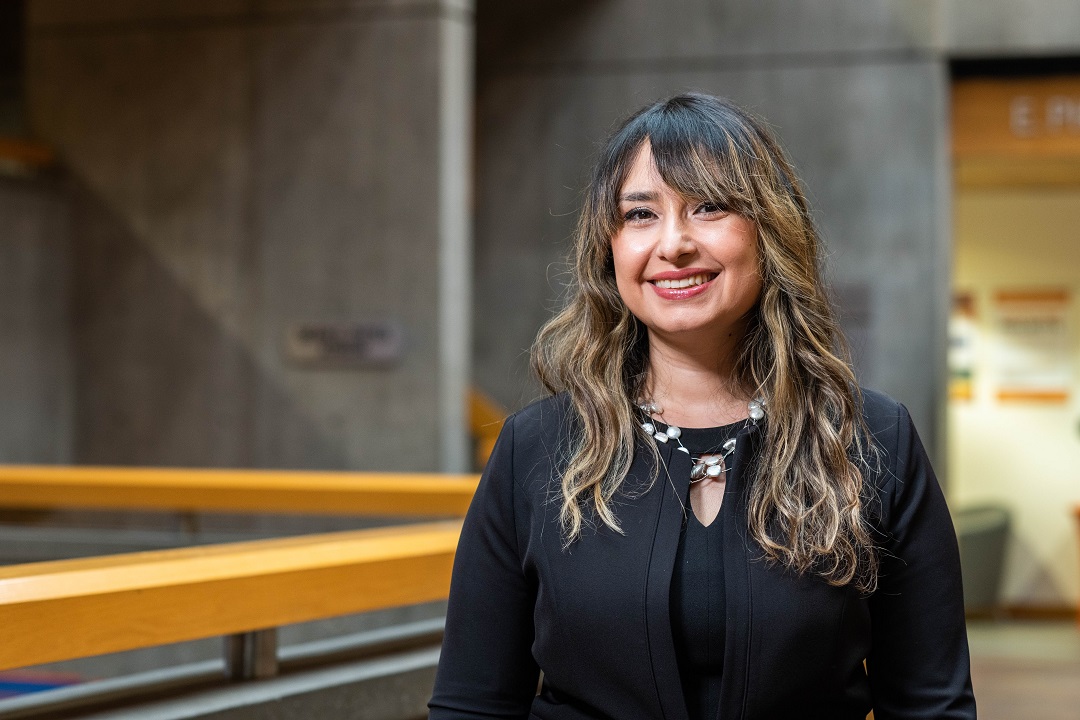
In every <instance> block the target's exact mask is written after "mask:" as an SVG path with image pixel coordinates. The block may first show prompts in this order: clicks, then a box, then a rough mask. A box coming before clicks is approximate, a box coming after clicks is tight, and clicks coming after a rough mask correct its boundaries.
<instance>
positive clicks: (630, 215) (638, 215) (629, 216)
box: [623, 208, 654, 222]
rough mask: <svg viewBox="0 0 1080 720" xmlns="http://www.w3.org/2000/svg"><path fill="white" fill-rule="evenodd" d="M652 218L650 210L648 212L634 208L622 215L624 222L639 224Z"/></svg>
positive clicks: (645, 209)
mask: <svg viewBox="0 0 1080 720" xmlns="http://www.w3.org/2000/svg"><path fill="white" fill-rule="evenodd" d="M653 217H654V216H653V212H652V210H649V209H648V208H634V209H633V210H631V211H629V212H627V213H626V214H625V215H623V220H625V221H626V222H640V221H642V220H650V219H652V218H653Z"/></svg>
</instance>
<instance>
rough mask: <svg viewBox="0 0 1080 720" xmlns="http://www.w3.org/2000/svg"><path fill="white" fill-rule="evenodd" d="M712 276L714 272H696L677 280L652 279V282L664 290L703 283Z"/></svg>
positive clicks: (680, 288) (682, 288)
mask: <svg viewBox="0 0 1080 720" xmlns="http://www.w3.org/2000/svg"><path fill="white" fill-rule="evenodd" d="M714 277H716V273H698V274H697V275H691V276H690V277H684V278H679V279H678V280H653V281H652V282H653V284H654V285H656V287H658V288H663V289H665V290H684V289H686V288H690V287H694V286H695V285H704V284H705V283H707V282H709V281H710V280H712V279H713V278H714Z"/></svg>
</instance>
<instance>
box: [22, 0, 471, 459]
mask: <svg viewBox="0 0 1080 720" xmlns="http://www.w3.org/2000/svg"><path fill="white" fill-rule="evenodd" d="M29 9H30V17H29V19H28V22H29V30H28V37H27V46H28V70H27V95H28V111H29V112H28V114H29V124H30V128H31V130H32V132H33V133H34V134H35V135H37V136H38V137H39V138H41V139H43V140H45V141H47V142H50V143H52V144H53V145H55V146H56V148H57V150H58V154H59V156H60V158H61V159H62V161H63V163H64V164H65V165H66V168H67V170H68V172H69V173H70V175H71V178H72V186H73V190H72V195H73V223H72V228H73V255H74V258H75V262H74V266H73V281H72V286H73V307H74V308H75V311H74V313H75V314H74V318H73V338H74V340H73V347H74V364H75V366H76V367H77V375H76V384H75V388H76V389H75V407H76V421H75V431H74V435H75V439H74V456H75V459H76V460H77V461H79V462H85V463H123V464H129V463H130V464H166V465H173V464H175V465H223V466H256V467H259V466H263V467H312V468H354V469H392V470H459V469H462V468H463V467H464V465H465V463H466V462H467V460H466V459H467V457H468V453H467V437H468V435H467V434H468V425H467V422H465V419H464V412H465V399H464V394H465V388H466V379H467V368H468V366H469V356H468V349H469V348H470V347H471V342H470V339H469V324H468V306H467V303H465V302H464V298H466V297H467V294H468V288H469V272H468V271H469V268H468V263H467V262H465V261H463V260H462V258H467V257H468V253H469V235H470V229H469V223H468V218H469V208H468V201H469V195H470V183H469V178H470V174H469V172H468V157H469V153H468V141H469V139H470V137H471V130H470V127H469V108H470V107H471V104H472V101H471V95H470V93H471V85H470V82H469V78H470V77H471V68H472V54H471V42H470V40H469V39H470V37H471V27H472V11H471V2H467V1H466V0H412V1H409V2H403V1H399V0H379V1H376V2H365V3H356V2H348V1H347V0H339V1H334V0H327V1H325V2H319V3H311V2H301V1H299V0H260V1H258V2H246V1H245V2H240V1H239V0H236V1H230V2H209V1H200V2H181V1H180V0H153V1H149V2H140V3H130V2H123V1H121V0H115V1H110V2H101V3H93V4H92V5H88V4H86V3H82V2H78V1H76V0H35V2H33V3H30V4H29ZM367 322H390V323H393V324H395V325H396V326H398V327H400V328H401V330H402V332H403V336H404V350H403V352H402V355H401V357H400V360H399V361H398V362H397V363H396V364H393V365H391V366H390V367H377V368H359V369H358V368H338V369H335V368H325V367H308V366H304V365H302V364H299V363H297V362H295V361H294V359H292V358H291V357H290V356H289V355H288V354H287V353H286V351H285V345H286V339H287V336H288V333H289V332H290V329H292V328H295V327H297V326H298V325H301V324H311V323H323V324H329V325H332V326H335V327H336V326H339V325H340V326H345V327H348V326H350V325H352V324H356V323H367Z"/></svg>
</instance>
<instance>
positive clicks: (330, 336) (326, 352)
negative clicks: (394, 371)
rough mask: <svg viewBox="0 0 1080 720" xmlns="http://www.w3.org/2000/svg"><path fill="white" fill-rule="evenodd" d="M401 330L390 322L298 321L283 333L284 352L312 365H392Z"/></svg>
mask: <svg viewBox="0 0 1080 720" xmlns="http://www.w3.org/2000/svg"><path fill="white" fill-rule="evenodd" d="M403 348H404V332H403V331H402V329H401V325H400V324H398V323H395V322H391V321H379V322H353V323H329V322H301V323H296V324H295V325H293V326H291V327H289V328H288V330H286V332H285V355H286V357H287V358H288V359H289V360H290V361H292V362H293V363H296V364H298V365H304V366H306V367H313V368H330V369H333V368H371V367H387V366H390V365H394V364H396V363H397V362H398V361H399V360H400V359H401V356H402V352H403Z"/></svg>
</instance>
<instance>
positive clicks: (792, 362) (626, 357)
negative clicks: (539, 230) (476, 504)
mask: <svg viewBox="0 0 1080 720" xmlns="http://www.w3.org/2000/svg"><path fill="white" fill-rule="evenodd" d="M646 142H648V143H649V144H650V146H651V150H652V157H653V160H654V161H655V164H656V168H657V170H658V172H659V175H660V177H661V178H662V179H663V180H664V182H665V183H667V185H668V186H669V187H671V188H672V189H673V190H674V191H675V192H677V193H679V194H680V195H682V196H684V197H686V198H688V199H691V200H693V201H695V202H697V201H709V202H714V203H717V204H718V205H719V206H721V207H723V208H726V209H728V210H730V211H731V212H734V213H737V214H739V215H741V216H742V217H744V218H746V219H748V220H751V221H752V222H753V223H754V224H755V226H756V228H757V246H758V255H759V258H760V265H761V279H762V290H761V295H760V297H759V299H758V302H757V304H756V306H755V307H754V308H753V310H751V312H750V316H749V317H748V318H747V319H746V320H747V322H746V328H747V329H746V334H745V338H744V340H743V342H742V346H741V351H740V353H739V355H738V357H737V358H736V359H735V365H734V371H733V374H734V377H732V378H731V380H732V381H733V382H734V383H735V384H736V386H737V387H739V388H741V389H743V390H744V391H746V392H747V393H748V395H749V396H755V397H762V398H764V399H765V400H766V403H767V405H766V407H767V411H768V414H767V417H766V420H765V421H764V436H765V437H764V442H763V445H762V451H761V453H760V455H759V457H758V458H757V460H756V461H755V462H754V463H752V465H751V467H750V472H749V483H750V484H749V495H748V516H749V517H748V522H749V530H750V533H751V535H752V536H753V538H754V539H755V540H756V541H757V542H758V543H759V544H760V546H761V547H762V548H763V549H764V551H765V554H766V556H767V558H768V559H769V560H772V561H777V562H780V563H783V564H784V565H786V566H787V567H789V568H790V569H792V570H794V571H796V572H798V573H800V574H802V573H806V572H812V573H815V574H817V575H819V576H820V577H822V578H823V579H824V580H826V581H827V582H828V583H830V584H833V585H837V586H844V585H854V586H855V587H857V588H858V589H860V590H862V591H864V592H870V591H872V590H873V589H874V587H875V586H876V582H877V557H876V553H875V550H874V545H873V541H872V537H871V534H870V530H869V524H868V521H867V517H866V516H867V509H866V508H865V507H864V501H863V493H862V490H863V484H864V475H865V472H866V471H867V470H868V467H869V464H870V461H871V460H872V458H873V457H875V456H876V450H875V447H874V446H873V444H872V441H871V440H870V439H869V438H870V435H869V433H868V432H867V431H866V426H865V422H864V420H863V417H862V412H861V407H862V402H861V395H860V392H859V388H858V385H857V383H856V381H855V376H854V373H853V372H852V370H851V365H850V362H849V361H848V354H847V350H846V346H845V343H844V341H843V337H842V334H841V332H840V328H839V324H838V323H837V320H836V318H835V316H834V313H833V310H832V307H831V305H830V303H829V299H828V297H827V294H826V289H825V285H824V282H823V279H822V257H821V254H822V250H821V243H820V241H819V238H818V235H817V232H816V230H815V228H814V224H813V222H812V221H811V218H810V213H809V208H808V205H807V202H806V198H805V196H804V195H803V192H802V190H801V187H800V184H799V180H798V178H797V177H796V176H795V172H794V170H793V169H792V166H791V165H790V163H789V162H788V160H787V158H786V157H785V156H784V153H783V151H782V150H781V149H780V146H779V145H778V144H777V142H776V141H775V140H774V139H773V138H772V136H771V135H770V133H769V132H768V131H767V130H766V128H765V126H764V125H763V124H762V123H761V122H759V121H758V120H756V119H755V118H754V117H752V116H751V115H750V114H748V113H747V112H746V111H744V110H742V109H741V108H739V107H737V106H736V105H734V104H732V103H731V102H729V101H727V100H724V99H721V98H716V97H711V96H707V95H699V94H685V95H678V96H676V97H672V98H670V99H667V100H663V101H660V102H657V103H655V104H652V105H649V106H648V107H646V108H644V109H642V110H640V111H639V112H637V113H636V114H634V115H632V116H631V117H630V118H629V119H627V120H626V122H624V123H623V125H622V126H621V127H620V128H619V129H618V130H617V131H616V132H615V133H614V134H613V135H612V136H611V138H610V139H609V140H608V142H607V144H606V145H605V147H604V148H603V150H602V152H601V154H600V157H599V159H598V162H597V164H596V167H595V170H594V172H593V176H592V180H591V182H590V184H589V186H588V188H587V190H586V193H585V197H584V204H583V207H582V211H581V215H580V218H579V221H578V224H577V229H576V232H575V236H574V244H573V250H572V256H571V265H572V280H571V283H570V286H569V289H568V298H567V301H566V304H565V306H564V307H563V309H562V310H561V311H560V312H558V313H557V314H556V315H555V316H554V317H553V318H552V319H551V320H550V321H549V322H547V323H546V324H545V325H544V327H543V328H542V329H541V330H540V332H539V334H538V336H537V339H536V342H535V344H534V346H533V351H532V366H533V370H534V372H535V373H536V375H537V377H538V378H539V379H540V381H541V382H542V383H543V384H544V386H545V388H547V390H548V391H549V392H551V393H559V392H565V393H567V395H568V396H569V399H570V402H571V403H572V405H573V408H574V410H575V411H576V414H577V416H578V419H579V421H580V432H578V433H575V438H576V439H575V440H574V442H573V445H572V447H571V448H569V451H568V453H569V455H568V458H567V460H566V466H565V470H564V471H563V473H562V477H561V482H562V509H561V515H560V518H561V522H562V527H563V532H564V540H565V541H566V543H567V544H568V545H569V544H572V543H573V542H574V541H575V540H576V539H578V538H579V537H580V536H581V533H582V529H583V526H584V525H585V524H587V523H591V522H594V521H595V520H599V521H600V522H602V523H603V524H605V525H607V526H608V527H610V528H612V529H613V530H615V531H618V532H621V529H620V527H619V521H618V518H617V517H616V512H615V507H614V506H615V505H616V497H617V495H618V494H619V493H620V491H621V490H622V491H624V492H630V489H627V488H623V483H624V480H625V479H626V477H627V473H628V471H629V469H630V464H631V462H632V460H633V457H634V448H635V442H642V443H645V444H646V445H647V446H648V447H650V448H652V450H653V452H654V454H655V452H656V449H655V447H654V444H653V443H652V442H649V441H648V440H647V436H646V435H645V434H644V431H643V430H642V429H641V427H640V424H641V417H640V415H638V414H637V413H638V410H637V409H636V407H635V406H636V401H637V399H638V398H641V397H643V392H644V390H645V387H646V384H647V383H648V379H649V378H648V367H649V343H648V335H647V331H646V328H645V327H644V326H643V324H642V323H641V322H640V321H639V320H638V319H637V318H636V317H634V316H633V315H632V314H631V313H630V311H629V310H628V309H627V307H626V304H625V303H624V302H623V301H622V299H621V297H620V295H619V292H618V289H617V287H616V284H615V271H614V265H613V261H612V252H611V240H612V238H613V237H614V235H615V234H616V233H617V232H618V231H619V229H620V228H621V226H622V218H621V216H620V214H619V203H618V197H619V192H620V189H621V188H622V185H623V183H624V182H625V180H626V177H627V174H628V173H629V171H630V167H631V165H632V164H633V161H634V159H635V157H636V155H637V151H638V150H639V149H640V148H641V147H642V145H643V143H646ZM657 460H658V458H657ZM654 467H656V468H658V467H659V462H657V463H655V464H654ZM652 481H655V474H654V476H653V478H652Z"/></svg>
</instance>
